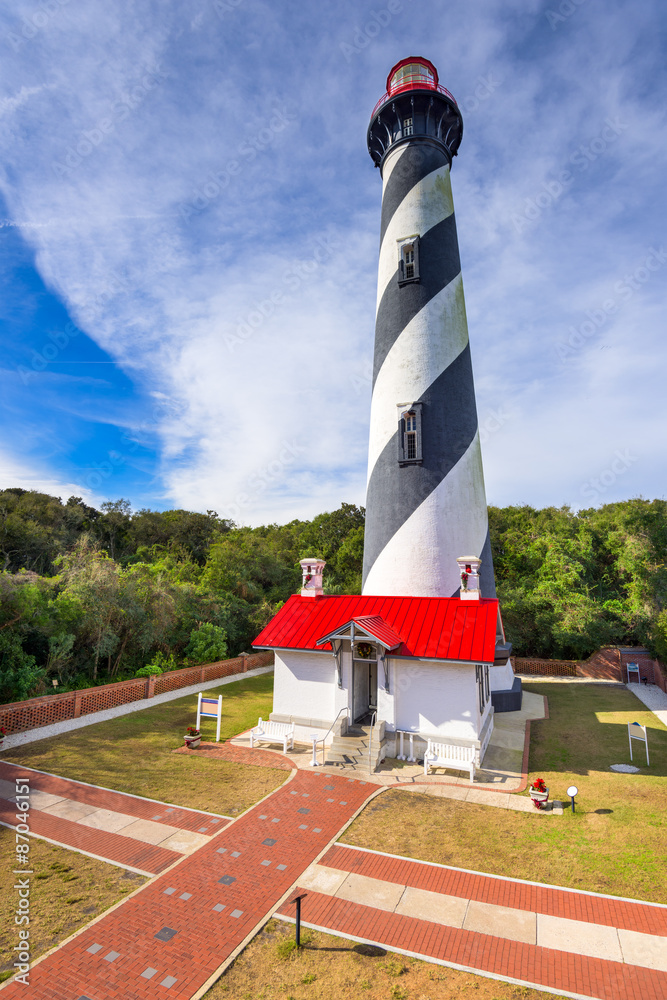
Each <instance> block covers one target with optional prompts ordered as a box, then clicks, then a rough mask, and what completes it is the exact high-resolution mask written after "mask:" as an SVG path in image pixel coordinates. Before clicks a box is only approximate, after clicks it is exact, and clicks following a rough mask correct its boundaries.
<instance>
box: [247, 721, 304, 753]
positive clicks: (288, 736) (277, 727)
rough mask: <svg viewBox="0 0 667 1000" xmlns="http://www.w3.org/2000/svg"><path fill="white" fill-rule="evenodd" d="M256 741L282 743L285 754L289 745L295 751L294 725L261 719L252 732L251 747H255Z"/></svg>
mask: <svg viewBox="0 0 667 1000" xmlns="http://www.w3.org/2000/svg"><path fill="white" fill-rule="evenodd" d="M256 740H262V741H263V742H264V743H282V745H283V753H287V744H288V743H289V745H290V747H291V748H292V749H294V723H293V722H271V720H270V719H264V720H262V719H260V720H259V722H258V723H257V725H256V726H255V728H254V729H251V730H250V746H251V747H254V745H255V741H256Z"/></svg>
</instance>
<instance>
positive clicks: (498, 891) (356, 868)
mask: <svg viewBox="0 0 667 1000" xmlns="http://www.w3.org/2000/svg"><path fill="white" fill-rule="evenodd" d="M320 864H322V865H327V866H328V867H329V868H338V869H340V870H341V871H346V872H354V873H355V874H357V875H366V876H368V877H369V878H376V879H382V880H383V881H384V882H395V883H397V884H398V885H409V886H411V887H412V888H414V889H428V890H429V891H430V892H442V893H444V894H446V895H448V896H461V897H463V898H464V899H474V900H479V901H481V902H484V903H492V904H494V905H496V906H510V907H512V908H513V909H515V910H530V911H532V912H533V913H547V914H549V915H550V916H553V917H566V918H567V919H568V920H585V921H587V922H589V923H593V924H605V925H606V926H608V927H621V928H624V929H625V930H629V931H640V932H641V933H642V934H656V935H659V936H667V908H664V907H660V906H651V904H650V903H634V902H631V901H630V900H626V899H614V898H613V897H612V896H594V895H591V894H589V893H585V892H579V891H576V892H568V891H567V889H557V888H552V887H551V886H546V885H530V884H529V883H526V882H520V881H517V880H513V879H505V878H494V877H493V876H492V875H477V874H475V872H468V871H460V870H458V869H456V868H445V867H440V866H439V865H429V864H424V863H423V862H419V861H410V860H409V859H407V858H391V857H387V856H386V855H384V854H375V853H373V852H372V851H358V850H355V849H354V848H350V847H341V846H338V845H334V846H333V847H332V848H331V849H330V850H329V851H327V853H326V854H325V855H324V857H323V858H322V860H321V862H320ZM665 997H667V993H665Z"/></svg>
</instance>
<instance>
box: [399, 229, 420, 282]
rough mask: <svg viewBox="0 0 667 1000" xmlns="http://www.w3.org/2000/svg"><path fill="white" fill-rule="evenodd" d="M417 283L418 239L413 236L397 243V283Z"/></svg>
mask: <svg viewBox="0 0 667 1000" xmlns="http://www.w3.org/2000/svg"><path fill="white" fill-rule="evenodd" d="M411 281H419V237H418V236H413V237H410V239H407V240H401V241H400V243H399V258H398V283H399V285H407V284H408V282H411Z"/></svg>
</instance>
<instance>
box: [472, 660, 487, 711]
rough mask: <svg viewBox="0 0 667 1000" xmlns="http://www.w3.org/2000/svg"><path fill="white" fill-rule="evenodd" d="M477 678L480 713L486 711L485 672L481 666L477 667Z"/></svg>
mask: <svg viewBox="0 0 667 1000" xmlns="http://www.w3.org/2000/svg"><path fill="white" fill-rule="evenodd" d="M475 680H476V681H477V697H478V698H479V710H480V713H481V712H483V711H484V705H485V704H486V703H485V701H484V674H483V672H482V668H481V666H478V667H475Z"/></svg>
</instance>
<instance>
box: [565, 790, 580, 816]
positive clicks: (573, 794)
mask: <svg viewBox="0 0 667 1000" xmlns="http://www.w3.org/2000/svg"><path fill="white" fill-rule="evenodd" d="M567 794H568V795H569V796H570V799H571V800H572V812H574V797H575V795H578V794H579V789H578V788H577V786H576V785H570V787H569V788H568V790H567Z"/></svg>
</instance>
